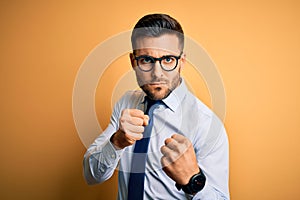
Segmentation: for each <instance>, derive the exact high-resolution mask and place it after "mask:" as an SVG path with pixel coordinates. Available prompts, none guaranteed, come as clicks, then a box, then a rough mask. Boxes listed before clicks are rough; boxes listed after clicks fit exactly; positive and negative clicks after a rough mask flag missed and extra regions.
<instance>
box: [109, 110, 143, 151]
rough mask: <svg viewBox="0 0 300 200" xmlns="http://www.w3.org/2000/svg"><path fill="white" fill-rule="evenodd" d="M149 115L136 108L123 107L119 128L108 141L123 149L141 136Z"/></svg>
mask: <svg viewBox="0 0 300 200" xmlns="http://www.w3.org/2000/svg"><path fill="white" fill-rule="evenodd" d="M148 121H149V116H148V115H145V114H144V112H143V111H141V110H138V109H124V110H123V111H122V113H121V117H120V120H119V130H118V131H117V132H116V133H114V135H113V136H112V137H111V139H110V141H111V142H112V143H113V144H114V146H115V147H117V148H120V149H123V148H125V147H127V146H130V145H132V144H134V143H135V141H137V140H140V139H142V138H143V132H144V127H145V126H147V125H148Z"/></svg>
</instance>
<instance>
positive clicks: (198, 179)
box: [191, 173, 206, 192]
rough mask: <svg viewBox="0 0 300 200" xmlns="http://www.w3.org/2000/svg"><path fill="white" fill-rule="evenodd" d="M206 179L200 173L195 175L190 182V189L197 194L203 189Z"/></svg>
mask: <svg viewBox="0 0 300 200" xmlns="http://www.w3.org/2000/svg"><path fill="white" fill-rule="evenodd" d="M205 181H206V178H205V176H204V175H203V174H202V173H200V174H197V175H195V176H194V177H193V178H192V180H191V189H192V190H193V192H199V191H200V190H202V189H203V188H204V185H205Z"/></svg>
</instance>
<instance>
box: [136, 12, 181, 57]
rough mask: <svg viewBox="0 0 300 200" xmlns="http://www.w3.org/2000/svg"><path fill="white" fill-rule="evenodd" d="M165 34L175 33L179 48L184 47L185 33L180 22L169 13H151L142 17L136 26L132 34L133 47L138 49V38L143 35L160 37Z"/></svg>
mask: <svg viewBox="0 0 300 200" xmlns="http://www.w3.org/2000/svg"><path fill="white" fill-rule="evenodd" d="M163 34H175V35H176V36H177V37H178V40H179V45H180V46H179V48H180V50H181V51H182V50H183V47H184V33H183V30H182V27H181V25H180V24H179V22H178V21H177V20H176V19H174V18H172V17H171V16H169V15H167V14H149V15H145V16H144V17H142V18H141V19H140V20H139V21H138V22H137V23H136V25H135V26H134V28H133V31H132V34H131V44H132V49H133V50H135V49H136V40H137V39H138V38H141V37H159V36H161V35H163Z"/></svg>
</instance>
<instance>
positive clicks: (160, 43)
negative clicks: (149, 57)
mask: <svg viewBox="0 0 300 200" xmlns="http://www.w3.org/2000/svg"><path fill="white" fill-rule="evenodd" d="M136 48H137V49H136V52H137V53H138V54H144V53H146V54H149V53H151V52H152V53H153V52H158V53H159V52H160V53H163V54H179V53H180V44H179V39H178V37H177V36H176V35H175V34H164V35H161V36H159V37H140V38H137V40H136Z"/></svg>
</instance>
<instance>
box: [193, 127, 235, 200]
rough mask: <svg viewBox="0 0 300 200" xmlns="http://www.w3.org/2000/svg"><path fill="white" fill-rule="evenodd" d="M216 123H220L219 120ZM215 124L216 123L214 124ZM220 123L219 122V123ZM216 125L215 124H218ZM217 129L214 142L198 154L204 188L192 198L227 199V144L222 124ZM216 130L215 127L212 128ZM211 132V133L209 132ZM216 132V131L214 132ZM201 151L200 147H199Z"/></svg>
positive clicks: (228, 197)
mask: <svg viewBox="0 0 300 200" xmlns="http://www.w3.org/2000/svg"><path fill="white" fill-rule="evenodd" d="M218 123H221V122H220V121H219V122H218ZM215 125H216V124H215ZM219 125H220V124H219ZM219 125H217V126H219ZM219 127H220V129H217V130H218V133H217V135H218V137H217V139H216V142H215V144H214V145H213V146H212V148H211V149H210V150H209V152H208V153H207V154H206V155H205V157H201V156H199V154H198V153H197V151H196V155H197V160H198V165H199V166H200V169H201V170H202V171H203V173H204V175H205V176H206V183H205V186H204V188H203V189H202V190H201V191H200V192H198V193H196V195H195V196H194V197H193V200H221V199H222V200H229V199H230V196H229V186H228V180H229V147H228V146H229V145H228V138H227V134H226V131H225V128H224V126H223V124H221V125H220V126H219ZM214 130H216V129H214ZM210 134H211V133H210ZM214 134H216V133H214ZM199 151H201V149H199Z"/></svg>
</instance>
